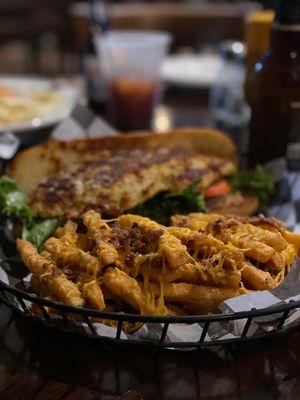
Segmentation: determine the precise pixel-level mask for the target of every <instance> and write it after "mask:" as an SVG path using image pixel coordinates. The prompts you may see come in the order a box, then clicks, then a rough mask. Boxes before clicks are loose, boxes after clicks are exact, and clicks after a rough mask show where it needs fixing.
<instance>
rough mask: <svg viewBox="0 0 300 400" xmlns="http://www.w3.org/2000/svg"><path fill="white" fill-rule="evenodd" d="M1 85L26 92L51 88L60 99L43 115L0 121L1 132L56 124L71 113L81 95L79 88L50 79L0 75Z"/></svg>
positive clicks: (20, 130) (26, 129) (21, 130)
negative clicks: (14, 121) (12, 120)
mask: <svg viewBox="0 0 300 400" xmlns="http://www.w3.org/2000/svg"><path fill="white" fill-rule="evenodd" d="M1 86H4V87H7V88H9V89H11V90H13V91H18V92H24V93H32V92H39V91H48V90H50V91H53V92H55V93H56V94H57V95H58V98H59V101H58V102H57V103H55V104H53V105H52V106H51V107H49V110H47V112H46V113H45V114H43V115H41V116H40V115H37V116H36V117H34V118H30V119H28V120H24V121H22V122H16V123H5V124H1V123H0V133H1V132H7V131H10V132H13V133H21V132H24V131H29V130H35V129H39V128H45V127H47V126H52V125H55V124H57V123H59V122H61V121H62V120H63V119H65V118H67V117H68V116H69V115H70V113H71V112H72V110H73V108H74V107H75V105H76V102H77V100H78V97H79V93H78V90H76V89H74V88H73V87H71V86H69V85H67V84H64V83H58V82H56V81H55V80H50V79H41V78H31V77H30V78H27V77H26V78H25V77H13V76H0V87H1Z"/></svg>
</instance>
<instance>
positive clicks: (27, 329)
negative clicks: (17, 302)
mask: <svg viewBox="0 0 300 400" xmlns="http://www.w3.org/2000/svg"><path fill="white" fill-rule="evenodd" d="M299 398H300V330H299V329H298V330H296V331H294V332H292V333H290V334H288V335H284V336H282V337H279V338H277V339H272V340H263V341H259V342H254V343H251V344H250V343H248V344H246V343H244V344H241V345H238V346H237V345H235V346H232V345H231V346H226V347H224V348H219V347H218V348H214V349H210V350H204V349H203V350H198V351H187V352H182V351H172V350H164V351H160V352H158V351H154V350H153V349H144V348H128V347H125V348H120V349H119V350H114V349H113V348H109V347H107V346H104V345H102V344H101V343H99V342H95V341H92V340H91V339H83V338H79V337H73V336H70V335H67V334H64V333H61V332H57V331H52V330H51V331H50V330H48V329H46V328H44V327H42V326H40V325H37V324H36V323H33V322H31V321H27V320H26V319H25V318H23V317H20V316H14V315H12V313H11V312H10V311H8V310H7V309H6V308H5V307H4V306H3V305H2V306H0V399H1V400H19V399H20V400H27V399H28V400H29V399H36V400H46V399H47V400H50V399H55V400H56V399H68V400H71V399H72V400H81V399H83V400H94V399H95V400H96V399H101V400H112V399H127V400H142V399H145V400H147V399H153V400H154V399H155V400H156V399H157V400H159V399H166V400H172V399H174V400H175V399H180V400H181V399H190V400H192V399H213V400H242V399H243V400H252V399H253V400H254V399H255V400H275V399H276V400H297V399H299Z"/></svg>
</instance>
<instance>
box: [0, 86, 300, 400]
mask: <svg viewBox="0 0 300 400" xmlns="http://www.w3.org/2000/svg"><path fill="white" fill-rule="evenodd" d="M166 104H167V106H168V107H170V110H171V112H172V114H173V117H174V121H175V125H181V126H182V125H189V124H190V125H203V124H205V123H206V122H207V117H208V113H207V107H205V105H206V104H207V98H206V100H205V97H203V96H198V95H197V94H195V95H194V96H189V101H187V100H186V99H184V98H183V97H182V93H180V96H175V95H174V93H173V95H170V94H169V95H168V96H167V97H166ZM29 399H35V400H52V399H53V400H54V399H55V400H56V399H67V400H81V399H82V400H94V399H95V400H96V399H99V400H100V399H101V400H112V399H123V400H124V399H126V400H142V399H144V400H159V399H164V400H193V399H210V400H252V399H253V400H298V399H300V329H298V330H295V331H293V332H292V333H289V334H288V335H284V336H281V337H278V338H276V339H272V340H270V339H269V340H264V341H258V342H253V343H247V344H246V343H244V344H240V345H238V346H237V345H235V346H232V345H231V346H227V347H224V348H212V349H210V350H205V349H203V350H199V351H187V352H183V351H171V350H164V351H160V352H157V351H155V350H154V349H145V348H128V347H126V348H121V349H119V350H118V351H117V350H116V349H113V348H109V347H107V346H104V345H102V344H101V343H100V342H95V341H92V340H91V339H83V338H79V337H74V336H71V335H67V334H64V333H61V332H58V331H53V330H48V329H46V328H45V327H42V326H40V325H37V324H35V323H33V322H31V321H28V320H26V319H24V318H22V317H20V316H17V315H12V313H11V312H10V311H9V310H8V309H7V308H5V307H4V306H3V305H0V400H29Z"/></svg>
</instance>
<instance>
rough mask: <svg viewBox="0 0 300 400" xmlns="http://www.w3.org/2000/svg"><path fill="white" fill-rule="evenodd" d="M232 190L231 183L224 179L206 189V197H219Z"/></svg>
mask: <svg viewBox="0 0 300 400" xmlns="http://www.w3.org/2000/svg"><path fill="white" fill-rule="evenodd" d="M230 190H231V188H230V185H229V183H228V182H227V181H226V180H225V179H222V180H221V181H218V182H216V183H214V184H212V185H211V186H209V187H207V188H206V189H204V196H205V197H219V196H223V195H224V194H226V193H229V192H230Z"/></svg>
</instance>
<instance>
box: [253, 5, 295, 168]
mask: <svg viewBox="0 0 300 400" xmlns="http://www.w3.org/2000/svg"><path fill="white" fill-rule="evenodd" d="M246 98H247V101H248V103H249V105H250V107H251V122H250V138H249V150H248V153H249V160H250V164H256V163H262V162H266V161H269V160H273V159H275V158H278V157H284V156H285V154H286V149H287V142H288V134H289V131H290V125H291V120H292V104H293V103H294V102H296V101H300V1H299V0H281V1H280V2H279V6H278V9H277V12H276V17H275V22H274V23H273V25H272V31H271V40H270V45H269V48H268V50H267V51H266V52H265V53H264V54H263V55H262V57H261V58H260V60H259V61H257V62H256V63H255V65H254V67H253V68H252V69H251V70H250V71H249V73H248V76H247V79H246Z"/></svg>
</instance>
